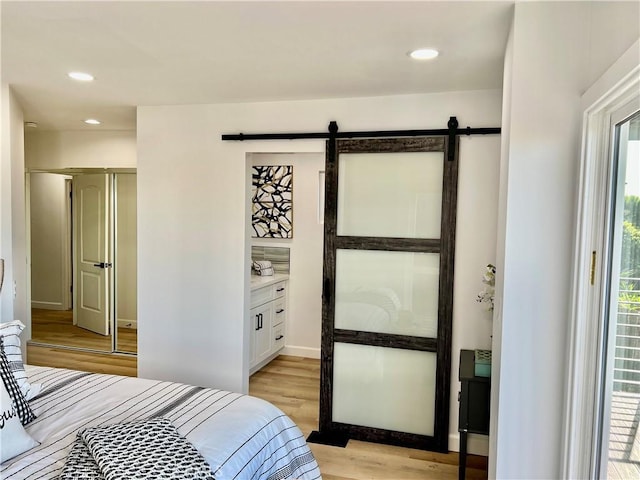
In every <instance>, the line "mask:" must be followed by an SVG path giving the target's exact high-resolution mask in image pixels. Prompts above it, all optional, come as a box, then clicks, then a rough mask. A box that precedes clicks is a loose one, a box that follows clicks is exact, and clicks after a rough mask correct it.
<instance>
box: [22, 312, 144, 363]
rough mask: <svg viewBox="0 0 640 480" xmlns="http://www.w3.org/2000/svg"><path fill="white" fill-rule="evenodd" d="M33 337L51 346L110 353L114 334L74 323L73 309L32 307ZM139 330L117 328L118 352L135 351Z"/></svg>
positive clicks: (32, 338)
mask: <svg viewBox="0 0 640 480" xmlns="http://www.w3.org/2000/svg"><path fill="white" fill-rule="evenodd" d="M31 340H32V341H33V342H37V343H43V344H48V345H63V346H65V347H77V348H86V349H89V350H100V351H104V352H110V351H111V350H112V345H111V343H112V341H111V336H110V335H109V336H104V335H100V334H97V333H94V332H91V331H89V330H86V329H84V328H80V327H77V326H75V325H74V324H73V311H72V310H46V309H42V308H33V309H31ZM137 347H138V331H137V330H135V329H132V328H122V327H120V328H118V348H117V350H118V351H122V352H130V353H135V352H136V351H137Z"/></svg>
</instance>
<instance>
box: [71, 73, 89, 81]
mask: <svg viewBox="0 0 640 480" xmlns="http://www.w3.org/2000/svg"><path fill="white" fill-rule="evenodd" d="M67 75H69V77H71V78H73V79H74V80H78V81H79V82H90V81H92V80H93V75H91V74H90V73H85V72H69V73H68V74H67Z"/></svg>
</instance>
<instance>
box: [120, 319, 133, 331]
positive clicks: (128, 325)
mask: <svg viewBox="0 0 640 480" xmlns="http://www.w3.org/2000/svg"><path fill="white" fill-rule="evenodd" d="M118 328H133V329H135V330H137V329H138V320H127V319H126V318H119V319H118Z"/></svg>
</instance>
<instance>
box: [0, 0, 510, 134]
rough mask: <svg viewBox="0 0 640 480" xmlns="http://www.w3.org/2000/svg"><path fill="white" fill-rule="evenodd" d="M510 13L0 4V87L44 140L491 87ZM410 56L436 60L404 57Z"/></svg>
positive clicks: (470, 7)
mask: <svg viewBox="0 0 640 480" xmlns="http://www.w3.org/2000/svg"><path fill="white" fill-rule="evenodd" d="M512 6H513V2H512V1H508V2H497V1H489V2H482V1H472V2H459V1H450V2H435V1H413V2H401V1H392V2H360V1H333V2H311V1H300V2H272V1H259V2H244V1H230V2H218V1H208V2H205V1H195V2H186V1H175V2H164V1H155V2H123V1H108V2H94V1H83V2H58V1H45V2H27V1H15V2H11V1H6V0H3V1H2V3H1V4H0V8H1V9H2V10H1V16H0V18H1V21H2V25H1V27H2V30H1V32H2V43H1V46H2V70H1V74H2V82H3V83H8V84H10V85H11V86H12V87H13V89H14V91H15V92H16V95H17V97H18V100H19V101H20V103H21V105H22V107H23V109H24V113H25V121H34V122H37V123H38V124H39V128H40V129H56V130H75V129H83V128H91V129H96V128H99V129H100V128H101V129H135V106H137V105H171V104H202V103H226V102H253V101H272V100H296V99H319V98H330V97H358V96H378V95H395V94H409V93H425V92H438V91H455V90H475V89H491V88H500V87H501V83H502V62H503V57H504V48H505V45H506V39H507V35H508V31H509V25H510V21H511V14H512ZM418 47H435V48H437V49H439V50H440V52H441V54H440V56H439V57H438V58H437V59H436V60H434V61H431V62H416V61H415V60H411V59H409V57H408V56H407V55H406V53H407V52H408V51H409V50H412V49H414V48H418ZM78 70H79V71H85V72H90V73H92V74H93V75H94V76H95V77H96V79H95V81H94V82H92V83H87V84H83V83H78V82H74V81H72V80H70V79H69V78H68V77H67V75H66V74H67V72H69V71H78ZM89 117H94V118H99V119H100V120H102V122H103V123H102V125H101V126H99V127H90V126H85V124H84V123H83V122H82V120H83V119H85V118H89Z"/></svg>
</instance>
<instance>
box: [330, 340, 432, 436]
mask: <svg viewBox="0 0 640 480" xmlns="http://www.w3.org/2000/svg"><path fill="white" fill-rule="evenodd" d="M333 372H334V374H333V421H334V422H341V423H349V424H352V425H360V426H363V427H373V428H382V429H385V430H394V431H398V432H406V433H415V434H418V435H428V436H432V435H433V431H434V411H435V385H436V378H435V376H436V354H435V353H433V352H420V351H416V350H401V349H397V348H384V347H373V346H368V345H354V344H349V343H336V344H335V347H334V370H333Z"/></svg>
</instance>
